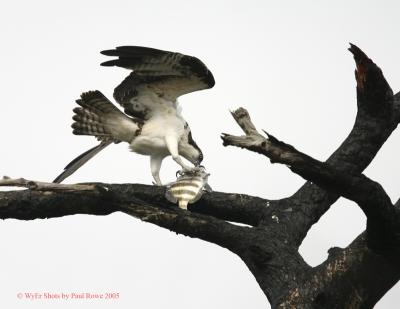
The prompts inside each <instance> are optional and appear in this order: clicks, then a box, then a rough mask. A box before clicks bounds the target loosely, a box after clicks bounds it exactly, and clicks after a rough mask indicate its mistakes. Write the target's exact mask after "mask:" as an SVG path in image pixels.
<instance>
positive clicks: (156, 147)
mask: <svg viewBox="0 0 400 309" xmlns="http://www.w3.org/2000/svg"><path fill="white" fill-rule="evenodd" d="M184 126H185V120H184V119H183V118H182V117H181V116H179V115H176V113H172V112H171V113H167V114H162V115H157V116H154V117H152V118H151V119H149V120H148V121H146V122H145V124H144V125H143V127H142V131H141V133H140V134H139V135H138V136H137V137H136V138H135V139H134V140H133V141H132V142H131V144H130V148H131V150H132V151H134V152H136V153H139V154H143V155H156V154H157V155H164V156H167V155H168V154H169V151H168V148H167V145H166V143H165V137H166V135H167V134H173V135H175V136H176V138H177V139H178V140H179V139H180V138H181V136H182V134H183V133H184Z"/></svg>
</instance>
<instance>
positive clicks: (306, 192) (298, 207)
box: [281, 44, 400, 246]
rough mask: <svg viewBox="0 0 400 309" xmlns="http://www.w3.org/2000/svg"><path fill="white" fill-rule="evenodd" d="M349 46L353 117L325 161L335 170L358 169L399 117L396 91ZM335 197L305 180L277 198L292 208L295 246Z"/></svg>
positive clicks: (367, 161) (366, 162)
mask: <svg viewBox="0 0 400 309" xmlns="http://www.w3.org/2000/svg"><path fill="white" fill-rule="evenodd" d="M349 50H350V51H351V53H352V54H353V55H354V59H355V62H356V66H357V70H356V71H355V76H356V81H357V107H358V111H357V117H356V121H355V124H354V127H353V129H352V131H351V132H350V134H349V136H348V137H347V138H346V140H345V141H344V142H343V143H342V145H340V147H339V148H338V149H337V150H336V151H335V152H334V153H333V154H332V155H331V156H330V158H329V159H328V160H327V161H326V162H327V163H328V164H329V165H330V166H334V167H335V168H336V169H338V170H342V171H346V172H349V173H361V172H362V171H363V170H364V169H365V168H366V167H367V166H368V165H369V164H370V163H371V161H372V160H373V158H374V157H375V155H376V154H377V152H378V151H379V149H380V148H381V147H382V145H383V144H384V143H385V141H386V140H387V138H388V137H389V136H390V135H391V133H392V132H393V130H394V129H395V128H396V127H397V125H398V123H399V121H400V93H398V94H396V96H395V97H393V92H392V90H391V89H390V87H389V85H388V83H387V82H386V80H385V78H384V76H383V74H382V71H381V69H380V68H379V67H378V66H377V65H376V64H375V63H374V62H373V61H372V60H371V59H369V58H368V57H367V56H366V55H365V53H364V52H362V51H361V50H360V49H359V48H358V47H356V46H355V45H352V44H351V46H350V48H349ZM338 198H339V195H338V194H336V193H333V192H330V191H326V190H324V189H322V188H320V187H318V186H316V185H315V184H313V183H311V182H307V183H306V184H304V185H303V186H302V187H301V188H300V189H299V190H298V191H297V192H296V193H295V194H294V195H293V196H292V197H290V198H288V199H285V200H282V201H281V203H282V204H284V207H285V208H291V209H292V212H291V214H292V215H291V216H290V214H289V217H292V222H293V223H292V230H293V233H292V237H293V240H294V242H295V243H296V244H297V246H300V244H301V242H302V241H303V239H304V237H305V236H306V234H307V231H308V230H309V229H310V228H311V226H312V225H313V224H314V223H316V222H318V220H319V218H320V217H321V216H322V215H323V214H324V213H325V212H326V211H327V210H328V209H329V207H330V206H331V205H332V204H333V203H334V202H335V201H336V200H337V199H338Z"/></svg>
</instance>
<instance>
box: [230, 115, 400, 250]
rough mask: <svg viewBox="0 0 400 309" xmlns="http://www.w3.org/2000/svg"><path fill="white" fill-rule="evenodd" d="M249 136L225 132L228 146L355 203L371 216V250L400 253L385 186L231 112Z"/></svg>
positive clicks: (399, 239) (394, 212) (399, 238)
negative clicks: (314, 155) (259, 129)
mask: <svg viewBox="0 0 400 309" xmlns="http://www.w3.org/2000/svg"><path fill="white" fill-rule="evenodd" d="M232 115H233V117H234V118H235V120H236V122H238V124H239V125H240V127H241V128H242V129H243V131H244V132H245V133H246V135H243V136H233V135H229V134H223V135H222V140H223V144H224V145H225V146H228V145H230V146H236V147H241V148H245V149H248V150H251V151H254V152H257V153H260V154H263V155H265V156H267V157H268V158H269V159H270V160H271V162H272V163H275V162H276V163H280V164H285V165H286V166H287V167H288V168H289V169H290V170H291V171H293V172H294V173H296V174H298V175H300V176H301V177H303V178H304V179H306V180H308V181H311V182H313V183H314V184H316V185H318V186H319V187H321V188H323V189H325V190H327V191H330V192H333V193H336V194H339V195H341V196H343V197H345V198H348V199H350V200H352V201H354V202H356V203H357V204H358V205H359V206H360V207H361V209H362V210H363V211H364V213H365V215H366V216H367V219H368V224H367V236H368V237H367V241H368V243H369V245H370V246H371V248H372V249H375V250H380V251H383V250H387V251H393V249H394V248H398V251H399V252H400V248H399V245H400V234H399V232H400V228H399V227H398V226H399V220H398V212H397V210H396V208H395V207H394V206H393V204H392V203H391V201H390V198H389V196H388V195H387V194H386V192H385V190H384V189H383V188H382V186H381V185H380V184H379V183H377V182H375V181H372V180H371V179H369V178H368V177H366V176H365V175H362V174H358V173H347V172H344V171H342V170H340V169H338V168H336V167H335V166H332V165H330V164H328V163H324V162H320V161H318V160H316V159H314V158H312V157H310V156H308V155H306V154H304V153H302V152H300V151H298V150H297V149H295V148H294V147H293V146H291V145H288V144H285V143H284V142H281V141H279V140H278V139H276V138H275V137H273V136H272V135H269V134H268V133H266V132H265V133H266V134H267V136H268V138H265V137H264V136H263V135H261V134H260V133H259V132H257V131H255V130H254V128H255V126H254V124H253V123H252V121H251V119H250V116H249V114H248V112H247V111H246V110H245V109H244V108H239V109H238V110H236V111H234V112H233V113H232Z"/></svg>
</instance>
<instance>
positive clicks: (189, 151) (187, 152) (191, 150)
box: [179, 130, 203, 166]
mask: <svg viewBox="0 0 400 309" xmlns="http://www.w3.org/2000/svg"><path fill="white" fill-rule="evenodd" d="M179 153H180V154H181V155H182V156H183V157H184V158H185V159H187V160H189V161H190V162H191V163H193V164H194V165H195V166H199V165H200V163H201V162H202V161H203V153H202V151H201V149H200V148H199V146H197V144H196V142H195V141H194V140H193V137H192V132H191V131H190V130H188V131H187V134H186V136H185V137H184V138H183V140H182V142H181V143H179Z"/></svg>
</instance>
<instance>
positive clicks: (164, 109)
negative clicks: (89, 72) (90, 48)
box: [54, 46, 215, 185]
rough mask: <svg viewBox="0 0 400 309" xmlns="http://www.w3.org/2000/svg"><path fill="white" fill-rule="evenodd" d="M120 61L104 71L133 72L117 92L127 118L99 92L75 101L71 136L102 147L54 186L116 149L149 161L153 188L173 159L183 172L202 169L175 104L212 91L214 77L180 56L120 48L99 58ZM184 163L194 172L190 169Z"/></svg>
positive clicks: (68, 169) (196, 62)
mask: <svg viewBox="0 0 400 309" xmlns="http://www.w3.org/2000/svg"><path fill="white" fill-rule="evenodd" d="M101 53H102V54H103V55H106V56H115V57H117V58H116V59H113V60H110V61H106V62H103V63H102V64H101V65H102V66H118V67H122V68H126V69H129V70H132V72H131V73H130V74H129V76H128V77H127V78H126V79H125V80H124V81H123V82H122V83H121V84H120V85H119V86H117V87H116V88H115V90H114V99H115V100H116V101H117V102H118V103H119V104H120V105H121V106H122V108H123V109H124V112H125V113H123V112H122V111H120V110H119V109H118V108H117V107H116V106H115V105H114V104H113V103H111V102H110V101H109V100H108V99H107V98H106V97H105V96H104V95H103V94H102V93H101V92H100V91H98V90H96V91H89V92H85V93H83V94H82V95H81V98H80V99H78V100H77V101H76V103H78V105H80V107H76V108H75V109H74V110H73V111H74V113H75V114H74V116H73V120H74V123H73V124H72V128H73V133H74V134H77V135H92V136H95V137H96V138H97V139H98V140H99V141H100V144H99V145H97V146H96V147H94V148H92V149H89V150H88V151H86V152H84V153H83V154H81V155H80V156H78V157H77V158H76V159H74V160H73V161H72V162H71V163H69V164H68V165H67V166H66V167H65V169H64V171H63V172H62V173H61V174H60V175H59V176H58V177H57V178H56V179H55V180H54V182H56V183H60V182H62V181H63V180H64V179H65V178H67V177H68V176H70V175H71V174H72V173H74V172H75V171H76V170H77V169H78V168H80V167H81V166H82V165H83V164H85V163H86V162H87V161H88V160H90V159H91V158H92V157H93V156H95V155H96V154H97V153H99V152H100V151H101V150H103V149H104V148H105V147H107V146H108V145H110V144H112V143H119V142H127V143H128V144H129V148H130V149H131V150H132V151H133V152H136V153H138V154H142V155H148V156H150V167H151V173H152V176H153V178H154V181H155V184H157V185H161V180H160V176H159V172H160V168H161V163H162V161H163V159H164V158H165V157H167V156H172V158H173V160H175V161H176V163H178V164H179V165H180V166H181V167H182V170H183V171H192V170H196V169H198V166H199V165H200V163H201V161H202V160H203V154H202V152H201V150H200V148H199V147H198V146H197V144H196V143H195V141H194V140H193V138H192V133H191V130H190V127H189V125H188V123H187V122H186V121H185V119H183V117H182V115H181V112H180V108H179V104H178V101H177V98H178V97H179V96H181V95H184V94H187V93H190V92H194V91H197V90H202V89H208V88H212V87H213V86H214V84H215V81H214V77H213V75H212V73H211V72H210V71H209V70H208V69H207V67H206V66H205V65H204V64H203V62H201V61H200V60H199V59H197V58H195V57H191V56H187V55H183V54H180V53H174V52H168V51H163V50H158V49H154V48H147V47H140V46H120V47H117V48H115V49H112V50H105V51H102V52H101ZM182 157H183V158H185V159H187V160H188V161H189V162H191V163H192V164H193V165H194V166H190V165H187V164H186V163H185V162H184V161H183V160H182Z"/></svg>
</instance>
